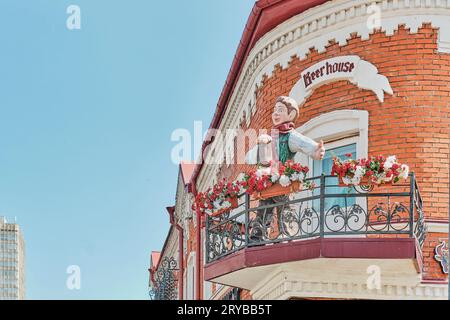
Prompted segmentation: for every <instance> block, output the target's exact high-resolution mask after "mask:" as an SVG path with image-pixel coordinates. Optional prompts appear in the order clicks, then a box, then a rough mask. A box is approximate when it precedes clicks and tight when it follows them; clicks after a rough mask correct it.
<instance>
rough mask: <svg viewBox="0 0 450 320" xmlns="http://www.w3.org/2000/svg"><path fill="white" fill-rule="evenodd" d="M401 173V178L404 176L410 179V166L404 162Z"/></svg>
mask: <svg viewBox="0 0 450 320" xmlns="http://www.w3.org/2000/svg"><path fill="white" fill-rule="evenodd" d="M400 170H401V171H400V174H399V175H398V177H399V178H403V179H405V180H406V179H408V175H409V167H408V165H406V164H402V166H401V167H400Z"/></svg>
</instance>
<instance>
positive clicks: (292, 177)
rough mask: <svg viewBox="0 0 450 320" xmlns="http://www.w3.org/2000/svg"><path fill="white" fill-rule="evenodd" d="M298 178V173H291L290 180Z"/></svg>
mask: <svg viewBox="0 0 450 320" xmlns="http://www.w3.org/2000/svg"><path fill="white" fill-rule="evenodd" d="M298 180H300V175H299V174H298V173H293V174H292V175H291V181H298Z"/></svg>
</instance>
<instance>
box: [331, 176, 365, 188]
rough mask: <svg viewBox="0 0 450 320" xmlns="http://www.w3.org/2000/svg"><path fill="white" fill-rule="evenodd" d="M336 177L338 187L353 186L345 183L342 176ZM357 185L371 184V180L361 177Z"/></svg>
mask: <svg viewBox="0 0 450 320" xmlns="http://www.w3.org/2000/svg"><path fill="white" fill-rule="evenodd" d="M338 178H339V187H352V186H353V185H352V184H345V183H344V181H343V179H342V177H338ZM359 185H360V186H371V185H372V181H370V179H369V178H367V177H362V178H361V181H360V183H359Z"/></svg>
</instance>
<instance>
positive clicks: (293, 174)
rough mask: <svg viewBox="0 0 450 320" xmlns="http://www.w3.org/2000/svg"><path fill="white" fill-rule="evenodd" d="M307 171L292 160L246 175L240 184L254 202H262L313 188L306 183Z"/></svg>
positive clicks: (308, 182) (310, 184)
mask: <svg viewBox="0 0 450 320" xmlns="http://www.w3.org/2000/svg"><path fill="white" fill-rule="evenodd" d="M272 166H273V167H272ZM274 168H276V169H274ZM308 171H309V169H308V167H306V166H302V165H300V164H299V163H295V162H294V161H292V160H288V161H287V162H286V163H284V164H282V163H276V164H275V165H274V164H273V163H272V164H271V167H269V168H267V167H264V168H257V169H256V170H252V171H250V172H249V173H246V174H245V176H244V179H243V180H242V181H241V182H240V184H241V185H242V187H243V188H244V189H245V190H246V192H247V193H248V194H250V195H251V196H252V198H253V199H254V200H264V199H269V198H273V197H277V196H283V195H287V194H291V193H294V192H299V191H301V190H305V189H311V188H314V187H315V185H314V183H313V182H311V181H306V174H307V173H308Z"/></svg>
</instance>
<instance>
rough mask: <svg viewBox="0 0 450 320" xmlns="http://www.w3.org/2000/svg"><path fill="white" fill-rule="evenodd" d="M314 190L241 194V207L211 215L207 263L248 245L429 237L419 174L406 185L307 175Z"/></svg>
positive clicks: (208, 224) (419, 240)
mask: <svg viewBox="0 0 450 320" xmlns="http://www.w3.org/2000/svg"><path fill="white" fill-rule="evenodd" d="M308 180H310V181H312V182H314V184H315V185H316V187H314V189H312V190H307V191H302V192H299V193H295V194H291V195H290V196H281V197H277V198H274V199H273V200H268V201H261V202H258V201H253V200H251V199H250V197H249V196H248V195H241V197H240V206H239V207H238V208H237V209H234V210H232V211H231V212H229V213H226V214H223V215H221V216H219V217H210V216H208V218H207V219H206V230H207V237H206V256H207V263H211V262H213V261H216V260H218V259H220V258H222V257H224V256H227V255H229V254H231V253H234V252H236V251H239V250H241V249H243V248H246V247H251V246H259V245H264V244H271V243H280V242H285V241H293V240H302V239H312V238H319V237H321V238H323V237H339V236H349V235H351V236H355V237H379V236H380V235H391V236H392V237H408V238H413V237H414V238H416V239H417V241H418V243H419V247H421V246H422V244H423V241H424V238H425V233H426V230H425V224H424V217H423V210H422V205H423V203H422V198H421V196H420V192H419V189H418V187H417V183H416V179H415V175H414V174H410V176H409V179H408V180H407V181H406V182H404V183H396V184H393V185H383V186H379V187H375V188H368V187H364V186H362V187H347V186H341V185H339V184H338V183H337V178H336V177H334V176H326V175H322V176H318V177H313V178H310V179H308Z"/></svg>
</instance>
